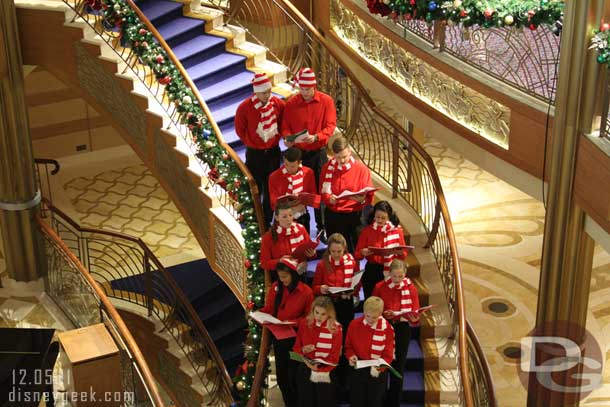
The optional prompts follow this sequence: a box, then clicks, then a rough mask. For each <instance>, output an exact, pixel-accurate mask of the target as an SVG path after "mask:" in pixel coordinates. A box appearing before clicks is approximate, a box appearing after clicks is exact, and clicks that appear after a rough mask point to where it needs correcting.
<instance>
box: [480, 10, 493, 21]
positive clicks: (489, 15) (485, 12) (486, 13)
mask: <svg viewBox="0 0 610 407" xmlns="http://www.w3.org/2000/svg"><path fill="white" fill-rule="evenodd" d="M493 14H494V10H493V9H492V8H486V9H485V11H483V15H484V16H485V18H486V19H488V20H489V19H490V18H491V16H492V15H493Z"/></svg>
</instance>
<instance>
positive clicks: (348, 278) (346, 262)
mask: <svg viewBox="0 0 610 407" xmlns="http://www.w3.org/2000/svg"><path fill="white" fill-rule="evenodd" d="M328 262H329V263H330V264H332V266H333V272H334V273H337V272H339V271H343V285H342V286H341V285H339V286H338V287H351V286H352V277H353V276H354V264H355V260H354V256H352V255H351V254H349V253H346V254H344V255H343V256H341V258H340V259H339V260H334V259H333V258H332V256H328Z"/></svg>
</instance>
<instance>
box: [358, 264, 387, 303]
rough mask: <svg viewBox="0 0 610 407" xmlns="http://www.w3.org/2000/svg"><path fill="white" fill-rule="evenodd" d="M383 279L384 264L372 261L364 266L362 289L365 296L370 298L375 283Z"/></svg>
mask: <svg viewBox="0 0 610 407" xmlns="http://www.w3.org/2000/svg"><path fill="white" fill-rule="evenodd" d="M381 280H383V264H375V263H371V262H370V261H367V262H366V266H364V275H363V276H362V290H363V291H364V298H365V299H366V298H369V297H370V296H371V295H372V294H373V288H375V284H377V283H378V282H380V281H381Z"/></svg>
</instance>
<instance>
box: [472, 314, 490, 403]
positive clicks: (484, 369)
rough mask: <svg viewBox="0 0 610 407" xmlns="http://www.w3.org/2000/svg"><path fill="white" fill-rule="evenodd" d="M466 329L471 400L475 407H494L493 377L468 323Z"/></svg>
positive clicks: (479, 343)
mask: <svg viewBox="0 0 610 407" xmlns="http://www.w3.org/2000/svg"><path fill="white" fill-rule="evenodd" d="M467 329H468V363H469V364H470V370H469V373H470V377H469V380H470V384H471V386H472V392H473V399H474V401H475V405H476V406H477V407H496V406H497V405H498V403H497V401H496V393H495V391H494V385H493V376H492V374H491V369H490V368H489V364H488V363H487V358H486V357H485V352H484V351H483V348H482V347H481V342H479V338H478V337H477V335H476V333H475V332H474V329H473V328H472V325H470V322H467Z"/></svg>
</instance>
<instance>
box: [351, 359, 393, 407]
mask: <svg viewBox="0 0 610 407" xmlns="http://www.w3.org/2000/svg"><path fill="white" fill-rule="evenodd" d="M350 370H351V372H350V374H351V375H350V402H351V404H350V405H351V407H382V406H383V395H384V393H385V389H386V381H387V372H380V373H379V377H372V376H371V368H363V369H354V368H350Z"/></svg>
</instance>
